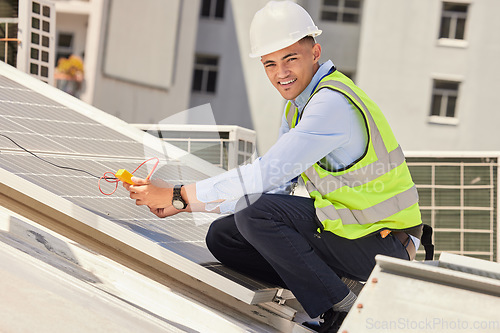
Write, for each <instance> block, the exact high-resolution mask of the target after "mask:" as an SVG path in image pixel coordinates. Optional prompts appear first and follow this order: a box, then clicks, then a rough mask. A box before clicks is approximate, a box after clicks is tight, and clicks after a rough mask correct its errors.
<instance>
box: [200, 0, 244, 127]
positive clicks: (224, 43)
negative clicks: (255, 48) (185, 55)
mask: <svg viewBox="0 0 500 333" xmlns="http://www.w3.org/2000/svg"><path fill="white" fill-rule="evenodd" d="M224 14H225V15H224V19H206V18H200V19H199V21H198V32H197V39H196V53H197V54H203V55H217V56H219V67H218V69H219V71H218V75H217V86H216V93H215V94H207V93H200V92H191V99H190V107H196V106H200V105H203V104H206V103H210V104H211V107H212V111H213V113H214V118H215V122H216V124H217V125H238V126H242V127H245V128H250V129H253V122H252V116H251V113H250V106H249V103H248V96H247V86H246V82H245V78H244V76H243V68H242V65H241V56H242V55H241V54H240V49H239V47H238V38H237V36H236V31H235V22H234V15H233V7H232V3H231V1H227V3H226V8H225V12H224Z"/></svg>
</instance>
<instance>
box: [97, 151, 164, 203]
mask: <svg viewBox="0 0 500 333" xmlns="http://www.w3.org/2000/svg"><path fill="white" fill-rule="evenodd" d="M152 160H156V163H155V165H154V166H153V168H152V169H151V171H150V172H149V174H148V176H147V177H146V180H149V178H150V177H151V176H152V175H153V172H154V171H155V170H156V167H157V166H158V164H159V163H160V159H159V158H158V157H151V158H150V159H147V160H145V161H144V162H142V163H141V164H140V165H139V166H138V167H137V168H135V170H134V171H132V172H131V174H134V172H136V171H137V170H139V169H140V168H141V167H142V166H143V165H144V164H146V163H147V162H149V161H152ZM107 174H110V175H111V176H106V175H107ZM102 179H104V180H105V181H107V182H108V183H115V189H114V190H113V192H111V193H105V192H104V191H103V190H102V189H101V180H102ZM119 182H120V180H119V179H117V178H116V177H115V174H114V173H112V172H111V171H107V172H105V173H104V175H103V176H102V177H101V178H99V181H98V182H97V185H98V187H99V191H101V193H102V194H104V195H112V194H113V193H115V192H116V190H117V189H118V183H119Z"/></svg>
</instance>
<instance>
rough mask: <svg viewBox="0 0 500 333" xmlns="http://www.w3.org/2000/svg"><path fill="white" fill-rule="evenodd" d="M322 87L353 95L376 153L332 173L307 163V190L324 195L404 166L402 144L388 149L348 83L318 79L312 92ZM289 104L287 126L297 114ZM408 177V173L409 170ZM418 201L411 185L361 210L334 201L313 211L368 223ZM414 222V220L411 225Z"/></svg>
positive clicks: (353, 222)
mask: <svg viewBox="0 0 500 333" xmlns="http://www.w3.org/2000/svg"><path fill="white" fill-rule="evenodd" d="M325 87H328V88H330V89H331V88H336V89H338V90H339V92H340V93H342V94H343V95H344V96H345V97H346V98H348V99H351V98H352V99H353V100H351V102H353V104H354V105H356V106H357V107H360V108H362V110H363V112H362V113H363V114H364V116H365V119H366V121H367V122H368V126H369V129H370V132H369V133H370V138H369V140H370V142H371V146H372V147H373V151H374V153H375V155H376V159H375V160H373V161H372V162H371V163H369V164H367V165H364V166H358V167H357V168H353V166H351V167H350V169H349V170H348V171H347V172H346V173H343V174H339V175H333V174H331V173H327V174H326V175H324V174H322V175H320V174H319V173H318V171H317V170H316V169H315V168H314V166H313V167H310V168H309V169H307V170H306V171H305V172H304V175H305V176H306V177H307V178H308V181H307V182H306V189H307V191H308V192H309V193H312V192H314V191H318V192H319V193H320V194H321V195H322V196H323V197H324V196H325V195H327V194H329V193H332V192H334V191H337V190H339V189H341V188H342V187H345V186H347V187H349V188H356V187H360V186H363V185H365V184H368V183H369V182H372V181H374V180H376V179H377V178H378V177H380V176H383V175H385V174H387V173H388V172H391V171H393V170H394V169H396V168H398V167H406V165H403V164H404V163H405V157H404V154H403V152H402V149H401V147H400V146H399V145H398V146H397V148H396V149H394V150H392V151H390V152H388V150H387V147H386V145H385V143H384V140H383V138H382V135H381V134H380V131H379V128H378V126H377V125H376V123H375V120H374V119H373V116H372V115H371V113H370V111H369V110H368V108H367V107H366V105H365V103H364V102H363V100H362V99H361V98H360V97H359V96H358V95H357V94H356V93H355V92H354V91H353V90H352V89H351V87H349V86H348V85H346V84H344V83H342V82H339V81H337V80H328V81H323V82H321V83H320V84H319V85H318V87H317V89H316V90H315V92H314V93H316V92H317V91H319V90H320V89H321V88H325ZM336 89H335V90H336ZM314 93H313V95H314ZM354 102H355V103H354ZM291 106H292V104H291V102H289V104H288V105H287V110H286V112H287V114H286V118H287V122H288V125H289V128H293V127H295V123H296V122H297V121H296V120H297V119H296V118H297V117H298V110H297V109H296V108H295V112H290V111H291V110H290V109H291ZM304 109H305V108H304ZM360 111H361V110H360ZM294 120H295V121H294ZM358 163H359V162H358ZM395 171H397V170H395ZM408 177H410V176H409V174H408ZM410 179H411V178H410ZM417 202H418V193H417V189H416V188H415V186H414V185H413V186H412V187H411V188H408V189H406V190H403V191H402V192H400V193H397V194H395V195H393V196H391V197H389V198H387V199H386V200H384V201H382V202H380V203H377V204H374V205H372V206H370V207H367V208H364V209H361V210H357V209H349V208H339V209H337V208H336V207H335V206H334V205H333V204H329V205H327V206H324V207H317V208H316V215H317V216H318V219H319V220H320V221H325V220H338V219H340V220H341V221H342V225H356V224H358V225H369V224H373V223H376V222H379V221H382V220H384V219H386V218H388V217H390V216H392V215H394V214H397V213H398V212H401V211H403V210H405V209H407V208H409V207H411V206H414V205H415V204H416V203H417ZM417 210H418V207H417ZM414 225H415V223H413V225H411V226H414ZM381 227H383V225H381Z"/></svg>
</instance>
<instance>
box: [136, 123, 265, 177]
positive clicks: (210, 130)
mask: <svg viewBox="0 0 500 333" xmlns="http://www.w3.org/2000/svg"><path fill="white" fill-rule="evenodd" d="M134 126H135V127H137V128H139V129H141V130H143V131H145V132H147V133H149V134H151V135H153V136H156V137H158V138H161V139H162V140H164V141H165V142H168V143H170V144H172V145H175V146H176V147H179V148H181V149H183V150H185V151H187V152H189V153H191V154H193V155H195V156H197V157H200V158H202V159H204V160H206V161H208V162H210V163H212V164H214V165H216V166H218V167H220V168H223V169H226V170H229V169H232V168H235V167H237V166H238V165H242V164H246V163H250V162H252V161H253V160H254V159H255V157H256V152H255V148H256V147H255V140H256V134H255V131H253V130H250V129H247V128H243V127H240V126H233V125H178V124H172V125H169V124H134Z"/></svg>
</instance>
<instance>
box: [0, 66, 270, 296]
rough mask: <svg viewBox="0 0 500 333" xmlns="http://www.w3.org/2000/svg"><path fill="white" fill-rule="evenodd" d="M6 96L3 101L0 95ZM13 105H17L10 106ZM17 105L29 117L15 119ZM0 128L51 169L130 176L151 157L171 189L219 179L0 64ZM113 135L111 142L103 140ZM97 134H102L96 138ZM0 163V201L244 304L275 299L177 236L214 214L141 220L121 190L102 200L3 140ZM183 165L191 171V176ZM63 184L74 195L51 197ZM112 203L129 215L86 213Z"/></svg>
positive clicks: (198, 243) (204, 165) (85, 180)
mask: <svg viewBox="0 0 500 333" xmlns="http://www.w3.org/2000/svg"><path fill="white" fill-rule="evenodd" d="M5 91H8V92H9V94H2V92H5ZM32 92H34V93H33V94H32ZM11 93H12V94H11ZM23 93H24V94H25V95H26V96H28V98H26V100H28V101H27V102H25V100H23V98H24V95H23ZM35 93H36V94H35ZM16 99H17V100H18V101H19V100H21V101H22V103H17V104H16V103H15V100H16ZM23 103H24V104H23ZM30 103H32V105H33V104H34V105H35V107H34V109H30V108H27V107H25V106H29V104H30ZM16 105H17V106H19V105H20V106H21V107H20V109H21V111H23V112H26V113H27V114H25V113H21V114H19V113H18V114H16V113H15V110H16ZM44 108H45V109H44ZM46 109H49V110H51V109H57V110H58V111H59V113H51V112H48V120H49V121H47V120H46V119H44V118H42V116H41V115H40V111H43V110H46ZM17 110H18V111H19V109H17ZM60 113H72V114H73V115H74V117H72V118H71V119H70V120H68V118H67V117H64V116H62V115H61V114H60ZM0 120H2V124H1V125H0V133H6V135H8V136H9V137H12V138H13V139H14V140H16V141H18V140H19V144H22V145H26V146H27V147H29V148H30V150H32V151H33V152H35V153H37V154H38V155H39V156H40V157H42V158H44V159H47V160H49V161H52V162H53V163H57V164H63V165H66V166H71V167H79V168H83V169H87V168H88V170H92V171H93V172H94V173H97V174H98V175H100V174H101V173H103V172H104V171H113V170H114V171H116V170H117V169H118V168H123V167H126V168H127V169H129V170H130V169H131V168H132V167H133V166H134V165H135V166H137V165H138V164H139V163H140V162H142V161H143V160H144V159H145V157H148V156H154V155H160V156H163V157H162V159H161V163H162V164H161V166H160V167H159V169H158V171H157V172H156V173H155V177H161V178H164V179H166V180H170V181H176V180H177V181H178V180H179V179H182V181H184V182H186V183H188V182H193V181H197V180H200V179H202V178H204V177H207V176H212V175H216V174H219V173H221V172H223V171H224V170H222V169H219V168H217V167H215V166H213V165H212V164H210V163H208V162H205V161H203V160H201V159H199V158H197V157H195V156H192V155H189V154H187V153H186V152H185V151H182V150H181V149H179V148H177V147H175V146H172V145H169V144H168V143H165V142H162V141H161V140H160V139H158V138H155V137H153V136H151V135H149V134H147V133H144V132H142V131H140V130H138V129H136V128H134V127H132V126H130V125H128V124H126V123H125V122H123V121H121V120H118V119H117V118H115V117H113V116H111V115H108V114H105V113H104V112H102V111H100V110H98V109H96V108H94V107H92V106H89V105H87V104H85V103H83V102H82V101H80V100H77V99H75V98H73V97H72V96H69V95H67V94H65V93H63V92H61V91H59V90H57V89H55V88H53V87H50V86H48V85H46V84H44V83H42V82H39V81H38V80H35V79H33V78H31V77H29V76H28V75H26V74H24V73H19V72H18V71H17V70H15V69H14V68H12V67H11V66H8V65H6V64H4V63H0ZM4 120H7V121H6V122H5V121H4ZM23 121H26V122H25V123H23ZM28 123H29V124H28ZM40 124H44V126H45V125H47V127H44V126H42V125H40ZM54 124H57V125H58V126H55V125H54ZM25 125H29V126H25ZM48 125H50V126H48ZM61 126H69V127H67V128H66V130H67V131H65V132H64V133H62V134H53V133H52V134H51V131H50V130H51V128H56V129H58V128H61ZM71 126H74V127H71ZM24 127H26V128H24ZM34 129H36V130H34ZM39 129H40V132H38V130H39ZM77 129H78V130H77ZM87 129H93V130H91V131H89V133H90V135H88V137H85V136H82V135H80V134H79V133H80V131H82V132H83V131H85V130H87ZM94 130H95V131H94ZM111 130H112V131H114V133H115V134H114V135H107V133H106V132H107V131H111ZM97 132H101V133H100V134H99V135H97ZM94 134H96V135H95V136H92V135H94ZM70 135H71V136H70ZM61 140H64V141H63V142H61ZM75 142H77V144H76V143H75ZM82 142H84V144H82ZM92 142H95V143H96V145H95V146H94V145H92V144H91V143H92ZM103 146H105V147H109V148H110V149H109V151H108V149H105V150H106V151H105V152H101V151H99V152H98V153H96V150H95V149H97V148H100V149H102V147H103ZM82 147H86V148H85V149H83V148H82ZM166 150H168V151H166ZM0 157H1V163H0V166H2V168H0V193H2V194H3V195H6V196H8V197H10V198H14V199H15V200H18V201H20V202H22V203H24V204H26V205H29V206H31V207H33V206H34V207H37V209H38V210H39V211H40V212H42V213H44V214H47V213H50V214H53V215H54V216H58V218H59V219H60V220H61V222H62V223H64V224H67V225H69V226H70V227H72V228H78V229H79V230H83V231H84V232H89V233H91V234H92V237H98V238H101V239H103V240H105V241H112V242H113V246H115V247H117V248H118V249H119V250H120V251H124V252H127V253H128V252H131V250H132V249H133V250H134V251H139V252H140V253H141V256H144V255H146V256H148V257H151V258H153V259H155V260H157V262H159V263H161V264H162V265H166V266H168V267H171V268H173V269H176V270H178V271H180V272H183V273H185V274H188V275H189V276H191V277H193V278H195V279H198V280H200V281H202V282H204V283H206V284H209V285H211V286H213V287H215V288H217V289H219V290H221V291H223V292H225V293H227V294H229V295H231V296H233V297H235V298H237V299H239V300H241V301H244V302H246V303H248V304H256V303H262V302H269V301H272V300H273V298H274V296H275V295H276V292H277V290H278V288H276V287H274V286H270V285H267V284H264V283H260V282H259V281H255V280H252V279H249V278H247V277H245V276H243V275H241V274H238V273H236V272H233V271H231V270H230V269H227V268H225V267H222V266H221V265H220V264H218V263H217V262H216V261H215V259H214V258H213V256H212V255H211V254H210V253H209V252H208V250H207V249H206V245H205V244H204V237H203V238H202V239H200V237H198V236H199V234H198V235H196V233H194V234H193V233H191V234H190V233H189V232H185V233H184V234H182V237H180V235H181V234H180V233H178V232H177V233H175V230H178V229H180V228H184V230H187V229H189V228H192V229H193V230H194V229H195V228H198V232H199V231H200V230H204V231H205V232H206V228H207V227H208V224H209V222H210V221H211V220H212V219H214V218H215V216H214V215H213V214H207V213H200V214H178V215H175V216H174V217H171V218H169V219H166V220H160V219H158V218H156V217H155V216H154V215H153V214H151V213H149V211H148V212H147V213H148V218H145V217H144V210H145V209H146V210H147V208H145V207H139V208H138V207H136V206H135V204H134V202H133V201H132V200H130V199H129V198H128V192H127V191H125V190H124V189H121V188H119V189H118V191H117V193H115V195H114V196H113V197H110V198H107V197H104V196H103V195H101V194H100V193H99V191H98V190H97V183H96V179H93V178H92V177H91V176H89V175H85V174H76V173H75V172H74V171H70V170H63V169H57V171H56V170H55V167H52V166H50V165H45V166H44V167H41V166H42V165H43V163H44V162H43V161H40V160H37V159H36V158H35V157H33V156H30V155H29V154H27V153H26V152H23V151H21V150H20V149H19V148H18V147H15V146H14V145H13V144H12V143H11V142H9V141H8V140H7V139H3V138H1V137H0ZM63 162H64V163H63ZM187 165H195V166H196V169H194V168H189V167H187ZM48 170H49V171H48ZM130 171H131V170H130ZM142 172H144V170H142ZM67 182H71V184H72V187H68V186H67V185H64V186H65V187H64V186H62V185H61V186H62V187H64V188H65V191H62V190H61V191H58V190H56V189H55V188H57V186H58V184H59V183H64V184H67ZM91 184H92V185H91ZM48 188H50V190H49V189H48ZM91 188H93V190H92V191H91V190H90V189H91ZM110 200H121V201H123V202H127V204H126V205H124V206H121V207H127V208H126V209H127V211H126V213H127V214H129V216H128V218H124V217H123V216H122V215H123V214H121V215H120V214H119V213H120V212H118V211H117V208H116V207H113V205H110V208H109V210H106V209H104V210H103V209H100V210H98V209H92V207H98V206H99V205H102V204H103V203H104V202H109V201H110ZM119 209H121V208H119ZM119 209H118V210H119ZM141 212H142V213H141ZM121 213H123V212H121ZM117 216H118V217H117ZM189 223H191V224H189ZM202 243H203V244H202ZM187 244H189V246H187ZM181 245H182V246H181ZM186 248H189V250H186ZM132 252H133V251H132ZM235 281H237V282H235Z"/></svg>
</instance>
